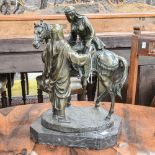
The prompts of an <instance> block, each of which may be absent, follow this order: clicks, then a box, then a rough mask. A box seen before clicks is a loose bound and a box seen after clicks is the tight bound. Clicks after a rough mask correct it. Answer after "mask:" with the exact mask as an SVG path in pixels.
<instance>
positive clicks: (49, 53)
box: [42, 39, 90, 102]
mask: <svg viewBox="0 0 155 155" xmlns="http://www.w3.org/2000/svg"><path fill="white" fill-rule="evenodd" d="M42 58H43V61H44V62H45V72H46V74H48V75H49V86H48V87H49V90H51V98H52V99H53V102H55V101H54V100H57V98H58V99H65V98H68V97H69V96H70V93H71V88H70V71H71V70H70V64H71V63H74V64H77V65H79V66H83V65H85V64H86V63H88V62H89V61H90V54H81V55H80V54H78V53H76V52H74V51H73V50H72V49H71V47H70V46H69V44H68V43H67V42H66V41H65V40H63V39H62V40H58V41H52V40H50V41H49V42H48V44H47V47H46V50H45V51H44V53H43V55H42Z"/></svg>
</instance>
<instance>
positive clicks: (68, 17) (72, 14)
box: [65, 12, 75, 23]
mask: <svg viewBox="0 0 155 155" xmlns="http://www.w3.org/2000/svg"><path fill="white" fill-rule="evenodd" d="M65 15H66V18H67V20H68V21H69V22H70V23H71V22H73V21H74V19H75V13H74V12H71V13H66V14H65Z"/></svg>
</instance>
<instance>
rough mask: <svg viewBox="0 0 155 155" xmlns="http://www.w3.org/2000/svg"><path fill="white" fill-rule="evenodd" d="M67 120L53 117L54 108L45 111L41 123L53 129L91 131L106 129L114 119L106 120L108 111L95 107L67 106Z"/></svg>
mask: <svg viewBox="0 0 155 155" xmlns="http://www.w3.org/2000/svg"><path fill="white" fill-rule="evenodd" d="M65 113H66V119H65V121H61V120H59V121H58V120H56V119H53V117H52V116H53V112H52V109H49V110H48V111H46V112H44V113H43V115H42V117H41V124H42V125H43V126H44V127H45V128H47V129H51V130H55V131H61V132H89V131H97V130H102V131H103V130H105V129H108V128H110V127H111V126H112V125H113V121H106V120H105V117H106V116H107V111H106V110H104V109H103V108H95V107H75V106H70V107H68V108H66V111H65Z"/></svg>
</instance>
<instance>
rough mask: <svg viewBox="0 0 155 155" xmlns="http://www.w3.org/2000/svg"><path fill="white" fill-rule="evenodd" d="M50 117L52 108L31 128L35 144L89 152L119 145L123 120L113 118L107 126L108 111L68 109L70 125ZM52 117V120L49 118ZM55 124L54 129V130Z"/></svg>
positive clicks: (114, 116) (67, 114)
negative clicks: (76, 148)
mask: <svg viewBox="0 0 155 155" xmlns="http://www.w3.org/2000/svg"><path fill="white" fill-rule="evenodd" d="M75 111H76V112H77V111H79V112H77V113H76V112H75ZM84 111H85V113H83V112H84ZM86 111H87V113H86ZM51 114H52V110H51V109H50V110H48V111H47V112H45V113H43V115H42V116H41V117H40V118H38V119H37V120H36V121H35V122H34V123H33V124H32V125H31V127H30V135H31V138H32V139H33V140H34V141H35V142H37V143H41V144H52V145H56V146H69V147H80V148H89V149H104V148H107V147H112V146H114V145H115V144H116V142H117V137H118V135H119V132H120V126H121V118H120V117H118V116H116V115H112V118H111V121H110V123H108V121H105V120H104V119H105V116H106V115H107V111H105V110H104V109H103V108H94V107H69V108H66V120H67V122H70V123H60V122H57V121H55V120H53V119H52V115H51ZM69 114H70V115H69ZM49 117H50V119H47V118H49ZM45 120H46V121H45ZM112 122H113V123H112ZM52 124H53V126H55V127H52ZM89 126H90V128H89Z"/></svg>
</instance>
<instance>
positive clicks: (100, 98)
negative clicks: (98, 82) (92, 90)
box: [95, 90, 107, 108]
mask: <svg viewBox="0 0 155 155" xmlns="http://www.w3.org/2000/svg"><path fill="white" fill-rule="evenodd" d="M106 95H107V91H106V90H104V92H102V93H101V94H100V96H99V97H98V98H97V100H96V102H95V107H96V108H97V107H99V106H100V102H101V101H102V99H103V98H104V97H105V96H106Z"/></svg>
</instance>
